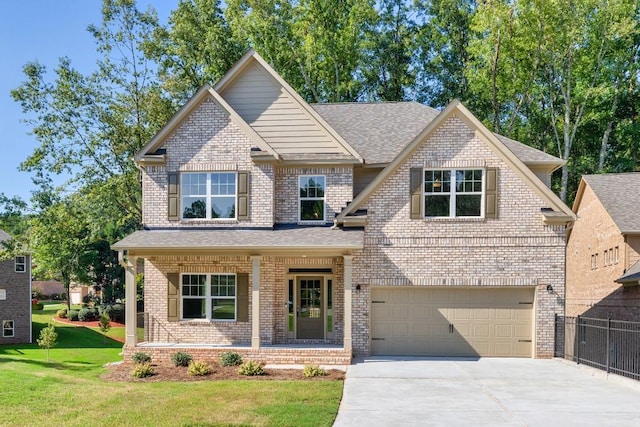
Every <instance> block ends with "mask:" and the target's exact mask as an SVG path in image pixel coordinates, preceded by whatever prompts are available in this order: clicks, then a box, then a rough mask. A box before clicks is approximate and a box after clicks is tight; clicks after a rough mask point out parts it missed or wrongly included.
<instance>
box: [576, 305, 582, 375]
mask: <svg viewBox="0 0 640 427" xmlns="http://www.w3.org/2000/svg"><path fill="white" fill-rule="evenodd" d="M580 330H581V328H580V315H578V316H576V363H577V364H578V365H579V364H580V343H581V342H582V338H581V337H580Z"/></svg>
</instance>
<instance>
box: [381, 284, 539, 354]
mask: <svg viewBox="0 0 640 427" xmlns="http://www.w3.org/2000/svg"><path fill="white" fill-rule="evenodd" d="M533 296H534V290H533V289H532V288H516V289H513V288H508V289H505V288H485V289H468V288H457V289H451V288H388V287H387V288H373V290H372V296H371V351H372V354H376V355H406V356H505V357H531V355H532V351H531V350H532V341H533V339H532V319H533Z"/></svg>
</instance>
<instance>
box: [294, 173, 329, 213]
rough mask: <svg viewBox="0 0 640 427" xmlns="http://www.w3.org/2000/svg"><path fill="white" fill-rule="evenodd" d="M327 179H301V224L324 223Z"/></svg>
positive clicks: (308, 177)
mask: <svg viewBox="0 0 640 427" xmlns="http://www.w3.org/2000/svg"><path fill="white" fill-rule="evenodd" d="M324 197H325V177H324V176H322V175H313V176H311V175H303V176H300V177H299V198H298V199H299V212H300V214H299V216H298V218H299V219H300V221H301V222H305V221H306V222H311V221H324V220H325V219H324V210H325V209H324V206H325V200H324Z"/></svg>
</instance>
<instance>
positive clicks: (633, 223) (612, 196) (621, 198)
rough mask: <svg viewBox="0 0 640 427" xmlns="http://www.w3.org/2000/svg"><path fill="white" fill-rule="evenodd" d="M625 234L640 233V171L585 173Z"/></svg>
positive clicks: (597, 195) (588, 182) (585, 176)
mask: <svg viewBox="0 0 640 427" xmlns="http://www.w3.org/2000/svg"><path fill="white" fill-rule="evenodd" d="M582 178H583V179H584V180H585V181H586V182H587V184H589V187H591V189H592V190H593V192H594V193H595V194H596V197H598V199H599V200H600V202H601V203H602V205H603V206H604V208H605V209H606V210H607V212H608V213H609V215H610V216H611V218H612V219H613V222H615V223H616V226H617V227H618V229H619V230H620V232H621V233H623V234H636V233H640V172H631V173H611V174H602V175H584V176H583V177H582Z"/></svg>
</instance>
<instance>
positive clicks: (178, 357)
mask: <svg viewBox="0 0 640 427" xmlns="http://www.w3.org/2000/svg"><path fill="white" fill-rule="evenodd" d="M191 360H192V357H191V355H190V354H189V353H183V352H181V351H179V352H177V353H173V354H172V355H171V362H172V363H173V366H189V363H191Z"/></svg>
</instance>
